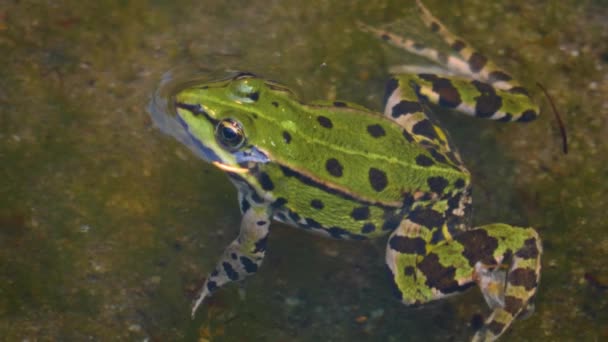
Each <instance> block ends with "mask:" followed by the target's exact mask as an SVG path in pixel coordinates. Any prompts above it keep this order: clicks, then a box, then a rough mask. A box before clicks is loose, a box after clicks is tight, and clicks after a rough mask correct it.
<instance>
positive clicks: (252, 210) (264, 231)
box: [192, 193, 270, 317]
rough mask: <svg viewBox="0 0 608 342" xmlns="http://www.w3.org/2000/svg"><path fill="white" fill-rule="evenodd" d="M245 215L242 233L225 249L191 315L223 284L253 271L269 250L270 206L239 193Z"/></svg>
mask: <svg viewBox="0 0 608 342" xmlns="http://www.w3.org/2000/svg"><path fill="white" fill-rule="evenodd" d="M239 200H240V201H239V202H240V204H241V211H242V213H243V218H242V220H241V229H240V233H239V236H238V237H237V238H236V239H235V240H234V241H232V243H231V244H230V245H228V247H226V249H225V250H224V253H223V254H222V257H221V258H220V260H219V261H218V262H217V264H216V266H215V269H214V270H213V272H211V273H210V274H209V275H208V276H207V279H206V280H205V283H204V284H203V286H202V288H201V289H200V291H199V294H198V296H197V297H196V300H195V301H194V303H193V306H192V317H194V315H195V314H196V310H197V308H198V307H199V305H200V304H201V303H202V302H203V300H204V299H205V298H206V297H208V296H209V295H211V293H212V292H214V291H215V290H217V289H219V288H220V287H222V286H224V285H226V284H228V283H230V282H233V281H238V280H242V279H244V278H245V277H247V276H250V275H252V274H254V273H255V272H256V271H257V270H258V268H259V266H260V265H261V264H262V260H263V259H264V255H265V253H266V239H267V237H268V226H269V225H270V214H269V211H268V210H269V209H268V206H266V205H258V204H257V203H255V202H254V201H249V200H247V198H246V196H244V195H243V194H241V193H239Z"/></svg>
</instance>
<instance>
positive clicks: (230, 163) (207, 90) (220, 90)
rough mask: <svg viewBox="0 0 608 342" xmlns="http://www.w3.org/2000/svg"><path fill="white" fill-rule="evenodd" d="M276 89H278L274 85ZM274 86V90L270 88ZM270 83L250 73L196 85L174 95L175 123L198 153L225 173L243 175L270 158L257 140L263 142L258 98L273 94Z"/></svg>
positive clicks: (261, 109)
mask: <svg viewBox="0 0 608 342" xmlns="http://www.w3.org/2000/svg"><path fill="white" fill-rule="evenodd" d="M276 86H277V87H280V86H278V85H276ZM271 87H273V88H271ZM274 87H275V85H273V83H272V82H269V81H266V80H264V79H262V78H258V77H256V76H255V75H253V74H250V73H244V72H242V73H238V74H236V75H235V76H233V77H231V78H229V79H225V80H221V81H215V82H206V83H203V84H200V83H199V84H197V85H194V86H190V87H188V88H186V89H183V90H181V91H180V92H178V93H177V94H176V95H175V106H176V111H177V120H178V121H179V123H180V124H181V125H182V126H183V128H184V129H185V130H186V131H187V132H188V135H189V136H190V139H192V143H193V145H194V146H195V147H196V149H197V152H198V154H199V155H201V156H202V157H203V158H204V159H206V160H207V161H209V162H211V163H213V164H214V165H215V166H217V167H219V168H220V169H222V170H224V171H227V172H236V173H239V172H246V171H247V169H248V168H250V167H251V166H252V165H254V164H255V163H266V162H268V161H269V155H268V153H267V152H266V151H264V149H263V148H260V146H261V145H264V144H263V143H262V142H261V141H259V140H264V141H265V140H266V139H265V138H264V136H263V135H264V134H262V133H261V131H264V128H263V127H256V125H257V126H261V124H260V122H256V118H257V117H258V113H261V112H262V111H264V110H265V108H262V107H263V105H261V104H259V103H257V102H258V99H259V98H260V97H261V96H265V95H268V96H271V95H273V94H274V93H275V92H276V89H274Z"/></svg>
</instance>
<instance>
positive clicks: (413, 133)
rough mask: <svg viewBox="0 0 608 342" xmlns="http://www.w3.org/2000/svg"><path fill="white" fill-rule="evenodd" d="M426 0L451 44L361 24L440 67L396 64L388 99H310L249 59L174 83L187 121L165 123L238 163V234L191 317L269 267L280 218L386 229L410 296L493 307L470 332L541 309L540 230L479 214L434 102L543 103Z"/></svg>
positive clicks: (321, 227) (456, 107)
mask: <svg viewBox="0 0 608 342" xmlns="http://www.w3.org/2000/svg"><path fill="white" fill-rule="evenodd" d="M417 7H418V10H419V13H420V18H421V19H422V21H423V22H424V24H425V26H426V27H428V29H429V30H430V31H431V32H434V33H435V34H437V35H438V36H439V37H440V38H441V39H442V40H443V42H445V43H446V44H447V45H448V46H449V47H451V49H452V51H453V52H454V53H453V54H442V53H440V52H438V50H436V49H433V48H430V47H426V46H425V45H423V44H421V43H419V42H416V41H414V40H412V39H409V38H405V37H400V36H398V35H396V34H393V33H391V32H388V31H385V30H381V29H379V28H375V27H372V26H368V25H365V24H363V23H359V28H360V29H361V31H363V32H364V33H366V34H372V35H374V36H377V37H378V38H379V39H382V40H384V41H386V42H387V43H389V44H392V45H394V46H396V47H398V48H402V49H404V50H406V51H408V52H410V53H414V54H417V55H420V56H423V57H425V58H427V59H429V60H430V61H432V62H434V63H436V64H437V65H438V66H439V67H440V69H439V70H440V71H439V72H434V73H430V72H425V70H422V69H421V70H419V71H420V72H417V73H407V74H405V73H404V74H395V75H393V76H392V77H391V78H390V80H389V81H388V82H387V85H386V94H385V97H384V111H383V112H377V111H374V110H370V109H367V108H366V107H364V106H360V105H357V104H355V103H351V102H348V101H314V102H303V101H301V100H300V99H299V98H298V97H297V95H296V94H295V93H294V92H293V91H292V90H290V89H289V88H288V87H287V86H285V85H282V84H280V83H279V82H276V81H272V80H269V79H266V78H263V77H261V76H258V75H256V74H254V73H251V72H235V73H233V74H231V75H230V76H228V77H224V78H221V79H219V80H205V81H201V82H195V83H194V84H192V82H191V83H188V84H187V85H186V86H184V87H182V88H181V89H179V90H177V91H176V92H175V94H174V95H173V96H172V98H171V101H172V102H171V104H172V108H173V110H172V111H170V114H169V118H165V119H166V120H171V122H172V124H173V125H174V128H176V127H177V128H179V129H180V131H179V133H177V128H176V129H175V130H174V131H173V132H168V133H170V134H173V135H174V136H175V137H176V138H178V140H180V141H182V142H183V143H185V144H187V145H188V146H189V147H190V148H191V149H192V150H193V151H194V152H195V153H196V154H197V155H198V156H199V157H201V158H202V159H204V160H205V161H207V162H209V163H211V164H213V165H214V166H215V167H217V168H218V169H219V170H221V171H222V172H224V173H225V174H226V175H227V176H228V178H229V180H230V181H231V182H232V183H233V184H234V185H235V187H236V189H237V193H238V204H239V207H240V211H241V213H242V219H241V223H240V230H239V234H238V236H237V237H236V238H235V239H234V240H233V241H232V242H231V243H230V244H229V245H228V246H227V247H226V248H225V250H224V252H223V254H222V255H221V256H220V258H219V260H218V261H217V263H216V265H215V267H214V268H213V269H212V270H210V272H208V275H207V277H206V278H205V280H204V282H203V284H202V286H201V287H200V291H199V292H198V294H197V296H196V298H195V299H194V301H193V305H192V311H191V314H192V317H193V318H194V316H195V314H196V312H197V309H198V308H199V307H200V305H201V304H202V303H203V301H204V300H205V299H206V298H208V297H210V296H211V295H212V294H213V293H215V292H216V291H218V290H219V289H220V288H222V287H224V286H226V285H228V284H230V283H233V282H237V281H241V280H243V279H245V278H247V277H249V276H251V275H253V274H255V273H256V272H257V271H258V269H259V268H260V267H261V265H262V262H263V260H264V257H265V254H266V251H267V241H268V236H269V233H270V229H269V227H270V224H271V222H272V221H278V222H282V223H284V224H287V225H290V226H293V227H296V228H300V229H303V230H306V231H309V232H311V233H315V234H318V235H320V236H323V237H328V238H333V239H341V240H368V239H376V238H386V239H387V242H386V252H385V264H386V266H387V269H388V274H389V279H390V287H391V288H392V291H393V293H394V294H395V296H396V297H397V298H398V300H399V301H401V302H402V303H403V304H405V305H408V306H418V305H422V304H425V303H429V302H432V301H435V300H438V299H441V298H445V297H448V296H452V295H455V294H458V293H461V292H463V291H465V290H467V289H469V288H471V287H474V286H477V287H478V288H479V289H480V290H481V292H482V294H483V297H484V299H485V301H486V303H487V305H488V306H489V308H490V310H491V312H490V314H489V315H488V316H487V318H485V320H484V322H483V325H482V326H481V328H479V329H478V330H477V331H476V332H475V334H474V336H473V338H472V340H473V341H494V340H496V339H498V338H499V337H500V336H501V335H502V334H503V333H504V332H505V331H506V330H507V328H508V327H509V326H510V325H511V324H512V323H513V322H514V320H515V319H516V318H518V317H522V316H525V315H527V314H529V313H531V312H532V311H533V308H534V304H533V300H534V297H535V295H536V292H537V289H538V286H539V281H540V273H541V255H542V244H541V239H540V237H539V234H538V232H537V231H536V230H535V229H534V228H532V227H522V226H515V225H510V224H505V223H491V224H485V225H481V226H471V224H470V222H471V213H472V183H471V174H470V172H469V171H468V170H467V168H466V167H465V165H464V163H463V161H462V158H461V156H460V154H459V152H458V151H457V149H456V148H455V146H454V144H453V142H452V139H451V138H450V136H449V134H448V133H447V132H446V131H445V130H444V129H443V128H442V126H441V125H440V123H439V122H438V121H437V120H436V119H435V118H434V116H432V115H431V114H432V113H433V111H434V110H435V109H437V108H438V109H442V108H445V109H450V110H453V111H456V112H459V113H464V114H468V115H471V116H474V117H478V118H483V119H490V120H495V121H499V122H529V121H532V120H534V119H536V118H537V117H538V115H539V107H538V105H536V104H535V103H534V101H533V100H532V98H531V96H530V95H529V92H528V91H527V90H526V88H524V87H523V86H521V85H520V84H519V83H518V82H517V81H515V80H514V79H513V78H512V77H511V76H510V75H509V74H508V73H507V72H506V71H504V70H503V69H501V68H499V67H497V66H496V65H495V64H494V63H493V62H492V61H491V60H490V59H488V58H487V57H486V56H485V55H483V54H481V52H479V51H477V50H476V49H474V48H473V47H472V46H471V45H470V44H469V43H467V42H465V41H464V40H463V39H462V38H460V37H458V36H456V35H455V34H453V33H451V32H450V31H449V30H448V29H447V28H446V27H445V26H444V25H443V24H442V23H441V22H440V21H439V20H438V19H437V18H435V17H434V16H433V14H432V13H431V12H430V11H429V10H428V9H427V8H426V7H425V6H424V4H423V3H422V2H421V1H417ZM442 70H443V72H442ZM160 125H166V123H161V124H159V126H160ZM165 127H166V126H165ZM161 128H162V127H161ZM388 287H389V286H387V288H388Z"/></svg>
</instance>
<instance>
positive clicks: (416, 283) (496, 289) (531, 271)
mask: <svg viewBox="0 0 608 342" xmlns="http://www.w3.org/2000/svg"><path fill="white" fill-rule="evenodd" d="M434 229H437V227H423V226H420V225H418V224H414V223H412V222H411V221H409V220H405V221H404V222H403V223H402V224H401V225H400V226H399V227H398V228H397V229H396V230H395V231H394V232H393V234H391V236H390V238H389V241H388V245H387V249H386V263H387V265H388V267H389V269H390V271H391V276H392V278H393V282H394V285H395V290H396V291H395V292H396V294H397V295H398V296H399V299H401V301H402V302H403V303H405V304H408V305H411V304H423V303H426V302H429V301H433V300H435V299H439V298H442V297H445V296H449V295H453V294H456V293H458V292H461V291H463V290H465V289H467V288H469V287H471V286H472V285H475V284H477V285H478V286H479V288H480V289H481V292H482V294H483V295H484V298H485V299H486V301H487V303H488V305H489V306H490V309H491V310H492V312H491V314H490V315H489V316H488V318H487V319H486V321H485V323H484V326H483V327H482V328H481V329H480V330H479V331H478V332H477V333H476V334H475V336H474V337H473V341H494V340H496V339H497V338H498V337H499V336H500V335H501V334H503V333H504V331H505V330H506V329H507V328H508V327H509V326H510V325H511V323H512V322H513V320H514V319H515V318H517V317H518V316H520V315H521V314H522V313H523V314H525V313H527V312H528V311H529V310H531V307H530V305H531V300H532V298H533V297H534V295H535V293H536V289H537V287H538V282H539V278H540V257H541V253H542V249H541V244H540V239H539V237H538V234H537V233H536V231H535V230H534V229H532V228H521V227H513V226H509V225H506V224H491V225H486V226H482V227H477V228H474V229H471V230H466V231H463V232H459V233H458V234H457V235H455V236H454V237H453V238H452V239H446V240H442V241H440V242H438V243H436V244H432V243H430V242H429V241H431V240H430V239H431V237H430V236H429V235H431V234H430V233H431V232H432V231H433V230H434Z"/></svg>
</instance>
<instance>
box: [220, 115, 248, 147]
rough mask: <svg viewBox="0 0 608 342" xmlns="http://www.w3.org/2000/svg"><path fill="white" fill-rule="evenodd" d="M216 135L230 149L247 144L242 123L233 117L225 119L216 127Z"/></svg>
mask: <svg viewBox="0 0 608 342" xmlns="http://www.w3.org/2000/svg"><path fill="white" fill-rule="evenodd" d="M215 137H216V139H217V140H218V141H219V143H220V144H222V146H224V147H225V148H227V149H228V150H229V151H235V150H238V149H239V148H241V147H242V146H243V145H244V144H245V132H243V127H242V126H241V124H240V123H239V122H238V121H236V120H233V119H224V120H222V121H220V122H219V123H218V124H217V126H216V127H215Z"/></svg>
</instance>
